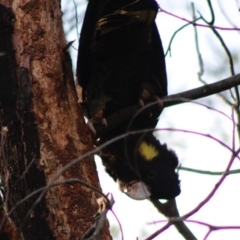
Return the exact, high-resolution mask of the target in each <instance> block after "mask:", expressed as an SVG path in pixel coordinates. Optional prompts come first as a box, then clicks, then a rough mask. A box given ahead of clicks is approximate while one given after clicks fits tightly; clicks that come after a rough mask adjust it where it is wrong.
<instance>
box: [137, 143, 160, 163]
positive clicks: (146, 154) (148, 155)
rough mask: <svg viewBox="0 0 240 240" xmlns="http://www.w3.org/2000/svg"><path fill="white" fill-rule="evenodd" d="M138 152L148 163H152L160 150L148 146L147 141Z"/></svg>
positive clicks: (141, 144) (140, 146) (140, 145)
mask: <svg viewBox="0 0 240 240" xmlns="http://www.w3.org/2000/svg"><path fill="white" fill-rule="evenodd" d="M138 152H139V153H140V154H141V155H142V157H143V158H145V159H146V160H147V161H151V160H152V159H153V158H154V157H156V156H157V155H158V154H159V152H158V150H157V149H156V148H155V147H154V146H153V145H151V144H148V143H147V142H145V141H142V142H141V143H140V144H139V147H138Z"/></svg>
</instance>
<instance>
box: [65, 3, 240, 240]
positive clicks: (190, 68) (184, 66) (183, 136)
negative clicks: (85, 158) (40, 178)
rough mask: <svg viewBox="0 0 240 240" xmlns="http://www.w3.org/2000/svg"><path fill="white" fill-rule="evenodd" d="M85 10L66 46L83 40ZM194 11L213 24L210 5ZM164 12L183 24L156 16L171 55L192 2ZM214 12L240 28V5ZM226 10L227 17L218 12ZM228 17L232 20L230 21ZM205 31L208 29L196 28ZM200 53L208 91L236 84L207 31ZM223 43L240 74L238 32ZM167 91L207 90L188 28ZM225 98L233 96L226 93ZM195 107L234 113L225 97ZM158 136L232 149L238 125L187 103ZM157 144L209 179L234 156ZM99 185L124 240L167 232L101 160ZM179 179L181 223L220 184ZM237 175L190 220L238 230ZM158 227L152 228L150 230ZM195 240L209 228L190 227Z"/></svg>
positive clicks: (231, 233)
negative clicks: (120, 187)
mask: <svg viewBox="0 0 240 240" xmlns="http://www.w3.org/2000/svg"><path fill="white" fill-rule="evenodd" d="M75 1H76V3H81V4H80V6H79V7H78V9H77V10H78V16H79V19H78V21H79V23H78V29H76V28H74V29H72V31H71V32H70V33H69V34H68V35H67V36H66V38H67V41H71V40H74V39H78V36H77V32H78V33H79V32H80V27H81V17H82V16H83V12H84V9H85V7H86V2H85V1H84V0H78V1H77V0H75ZM192 2H194V5H195V9H196V10H197V11H198V12H197V13H196V16H197V17H198V16H199V14H201V15H202V16H203V17H204V18H206V19H207V20H208V21H209V20H211V17H210V11H209V9H208V6H207V1H203V0H195V1H192ZM158 3H159V5H160V7H161V8H162V9H164V10H165V11H167V12H170V13H172V14H174V15H177V16H179V17H180V18H181V19H179V18H176V17H173V16H170V15H168V14H166V13H164V12H159V14H158V16H157V19H156V22H157V25H158V28H159V32H160V35H161V38H162V41H163V46H164V49H165V50H166V49H167V47H168V44H169V41H170V39H171V36H172V35H173V33H174V32H175V31H176V30H177V29H178V28H179V27H181V26H182V25H184V24H185V23H186V22H185V21H183V20H182V19H183V18H184V19H189V20H191V19H192V13H191V1H188V0H181V1H178V0H160V1H158ZM66 4H68V5H70V4H72V6H73V5H74V2H73V1H70V0H62V6H63V9H64V8H65V7H66ZM212 4H213V8H214V12H215V24H214V25H216V26H221V27H233V25H236V26H238V27H240V12H239V7H240V1H238V0H228V1H226V0H213V1H212ZM220 6H222V7H220ZM221 9H223V11H222V10H221ZM226 17H227V18H226ZM64 23H65V26H64V27H65V29H68V22H67V21H64ZM199 23H201V24H204V23H203V21H201V22H199ZM197 31H198V36H199V48H200V52H201V56H202V59H203V67H204V73H203V76H202V79H203V80H205V81H206V82H207V83H211V82H216V81H218V80H221V79H224V78H227V77H229V76H231V73H230V71H229V65H228V59H227V57H226V54H225V52H224V50H223V48H222V47H221V44H220V43H219V40H218V39H217V38H216V37H215V36H214V34H213V33H212V31H211V30H210V29H209V28H205V27H198V28H197ZM218 32H219V33H220V34H221V36H222V37H223V39H224V41H225V43H226V45H227V46H228V47H229V50H230V52H231V53H232V54H234V60H235V62H234V63H235V64H234V68H235V73H239V72H240V65H239V59H240V54H239V50H238V49H239V42H240V32H239V31H236V30H235V31H230V30H228V31H227V30H218ZM77 42H78V41H76V42H75V43H74V47H75V49H72V50H71V54H72V61H73V65H74V67H75V63H76V55H77V50H76V49H77V48H78V43H77ZM166 64H167V74H168V86H169V87H168V91H169V94H175V93H178V92H181V91H186V90H189V89H192V88H195V87H199V86H202V83H201V82H200V81H199V80H198V72H199V71H200V66H199V59H198V55H197V53H196V44H195V37H194V29H193V27H192V26H188V27H186V28H184V29H183V30H182V31H180V32H179V33H178V34H177V35H176V37H175V38H174V40H173V43H172V47H171V56H170V55H169V54H168V55H167V56H166ZM226 94H228V95H229V92H227V93H226ZM197 102H199V103H203V104H206V105H210V106H212V107H214V108H215V109H217V110H219V111H222V112H224V113H225V114H226V115H227V116H229V117H231V115H232V110H231V108H230V107H228V106H227V105H226V104H225V103H224V102H223V101H222V100H221V98H220V97H218V96H216V95H214V96H211V97H207V98H204V99H200V100H198V101H197ZM157 127H158V128H161V129H165V128H175V129H186V130H190V131H196V132H200V133H204V134H211V135H212V136H214V137H216V138H218V139H219V140H221V141H223V142H224V143H225V144H227V145H228V146H230V147H231V146H232V139H233V122H232V121H231V120H230V119H228V118H227V117H226V116H223V115H222V114H220V113H218V112H216V111H213V110H209V109H207V108H206V107H204V106H200V105H197V104H195V103H185V104H181V105H177V106H173V107H170V108H166V109H165V110H164V111H163V113H162V115H161V117H160V121H159V123H158V126H157ZM157 136H158V137H159V139H160V140H161V142H165V143H167V145H168V146H169V147H170V148H172V149H174V151H176V153H177V155H178V157H179V161H180V162H181V165H182V166H184V167H189V168H195V169H200V170H208V171H224V169H225V168H226V166H227V164H228V162H229V160H230V158H231V152H230V151H229V150H228V149H226V148H224V147H223V146H222V145H220V144H219V143H217V142H216V141H214V140H213V139H210V138H206V137H203V136H199V135H195V134H189V133H183V132H174V131H173V132H169V131H164V130H161V131H158V132H157ZM235 145H236V148H238V147H239V142H238V140H237V137H236V138H235ZM96 163H97V167H98V173H99V178H100V182H101V186H102V189H103V192H104V193H108V192H111V193H112V194H113V197H114V199H115V204H114V206H113V210H114V212H115V214H116V215H117V217H118V219H119V220H120V222H121V225H122V228H123V233H124V239H126V240H136V239H137V238H138V239H139V240H143V239H145V238H146V237H147V236H149V235H150V234H151V233H153V232H154V231H156V230H158V229H159V228H161V226H163V224H164V223H156V222H157V221H159V220H166V219H165V217H163V216H162V215H161V214H159V213H157V211H156V209H155V208H154V207H153V206H152V205H151V204H150V203H149V202H148V201H147V200H144V201H135V200H132V199H130V198H128V197H127V196H125V195H124V194H122V193H120V191H119V190H118V189H117V185H116V183H114V182H113V180H112V179H111V178H110V177H109V176H108V175H107V174H106V173H105V172H104V169H103V166H102V164H101V160H100V159H99V158H98V157H96ZM231 169H240V162H239V160H235V161H234V164H233V166H232V168H231ZM179 175H180V179H181V189H182V192H181V194H180V195H179V196H178V197H177V198H176V201H177V205H178V209H179V212H180V215H183V214H186V213H188V212H189V211H191V210H192V209H194V208H195V207H196V206H197V205H198V204H199V203H200V202H201V201H202V200H204V199H205V198H206V196H207V195H208V194H209V193H210V192H211V190H212V189H213V188H214V186H215V184H216V182H217V181H218V180H219V178H220V176H209V175H203V174H197V173H190V172H186V171H180V172H179ZM239 183H240V174H234V175H230V176H228V177H227V178H226V179H225V181H224V182H223V184H222V185H221V186H220V188H219V189H218V190H217V192H216V193H215V194H214V196H213V197H212V198H211V200H210V201H209V202H208V203H207V204H206V205H204V206H203V207H202V208H201V209H200V210H199V211H198V212H197V213H195V214H194V215H193V216H191V217H190V218H189V219H191V220H196V221H201V222H205V223H209V224H212V225H217V226H234V225H237V226H240V217H239V216H240V207H239V203H240V187H239ZM108 217H109V221H110V226H111V229H114V230H115V231H117V232H118V231H119V227H118V223H117V222H116V220H115V218H114V217H113V215H112V213H111V212H109V214H108ZM153 222H155V223H154V224H151V225H150V224H149V223H153ZM187 225H188V226H189V228H190V229H191V230H192V232H193V233H194V234H195V236H196V237H197V239H204V236H205V234H206V233H207V231H208V228H207V227H205V226H201V225H199V224H195V223H187ZM113 239H114V240H119V239H121V238H120V235H118V234H116V232H115V233H114V238H113ZM155 239H161V240H169V239H175V240H181V239H183V238H182V237H181V235H180V234H179V233H178V232H177V230H175V228H174V227H171V228H170V229H168V230H166V231H165V232H163V233H162V234H161V235H160V236H158V237H156V238H155ZM207 239H208V240H225V239H229V240H237V239H240V230H221V231H220V230H219V231H215V232H212V233H211V234H210V236H209V237H208V238H207Z"/></svg>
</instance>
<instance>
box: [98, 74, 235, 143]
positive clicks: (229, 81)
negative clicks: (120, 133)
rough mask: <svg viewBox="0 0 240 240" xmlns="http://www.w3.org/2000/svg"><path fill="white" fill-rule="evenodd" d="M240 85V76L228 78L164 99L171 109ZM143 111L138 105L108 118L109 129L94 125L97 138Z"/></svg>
mask: <svg viewBox="0 0 240 240" xmlns="http://www.w3.org/2000/svg"><path fill="white" fill-rule="evenodd" d="M239 84H240V74H237V75H235V76H232V77H229V78H226V79H224V80H221V81H218V82H216V83H212V84H208V85H205V86H202V87H199V88H195V89H192V90H189V91H185V92H182V93H178V94H173V95H169V96H166V97H163V98H162V101H163V103H164V107H170V106H173V105H176V104H180V103H184V102H186V99H188V100H196V99H199V98H203V97H207V96H210V95H213V94H216V93H219V92H222V91H225V90H227V89H229V88H231V87H233V86H238V85H239ZM140 109H141V106H140V105H138V104H136V105H133V106H130V107H128V108H125V109H122V110H120V111H118V112H116V113H114V114H113V115H111V116H110V117H108V118H107V123H108V125H107V127H105V126H103V125H100V124H98V125H94V127H95V130H96V132H97V134H96V138H99V137H102V136H104V135H105V134H106V133H108V132H110V131H111V130H113V129H114V128H116V127H117V126H119V124H121V123H123V122H124V121H126V120H128V119H131V118H132V116H133V115H134V114H136V113H137V112H138V111H139V110H140Z"/></svg>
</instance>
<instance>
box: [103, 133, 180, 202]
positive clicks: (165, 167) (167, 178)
mask: <svg viewBox="0 0 240 240" xmlns="http://www.w3.org/2000/svg"><path fill="white" fill-rule="evenodd" d="M115 150H116V149H115ZM120 151H121V152H120ZM113 156H114V157H113ZM113 156H112V160H113V161H112V162H111V167H110V168H107V167H106V170H107V172H108V173H109V174H110V175H111V176H112V177H113V178H114V179H115V180H116V181H117V183H118V186H119V189H120V190H121V191H122V192H124V193H125V194H126V195H128V196H129V197H131V198H133V199H136V200H143V199H146V198H153V199H172V198H174V197H176V196H178V195H179V194H180V181H179V178H178V173H177V171H176V168H177V166H178V158H177V155H176V154H175V152H174V151H172V150H170V149H168V147H167V145H166V144H160V142H159V141H158V140H157V139H156V138H155V137H154V136H153V134H152V133H149V134H145V135H144V136H143V137H140V138H139V137H132V138H130V139H128V140H127V141H125V142H124V143H123V144H119V145H118V151H116V152H115V154H114V155H113ZM103 161H104V159H103ZM105 166H106V163H105Z"/></svg>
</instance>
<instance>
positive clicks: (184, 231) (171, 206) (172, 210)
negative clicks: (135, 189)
mask: <svg viewBox="0 0 240 240" xmlns="http://www.w3.org/2000/svg"><path fill="white" fill-rule="evenodd" d="M150 201H151V202H152V204H153V205H154V206H155V207H156V208H157V209H158V211H159V212H160V213H162V214H163V215H164V216H165V217H167V218H168V219H169V218H174V217H179V212H178V209H177V205H176V200H175V199H173V200H169V201H167V202H166V203H161V202H160V201H158V200H153V199H151V200H150ZM173 225H174V226H175V227H176V229H177V230H178V231H179V233H180V234H181V235H182V236H183V237H184V238H185V239H186V240H196V239H197V238H196V237H195V236H194V235H193V233H192V232H191V231H190V230H189V228H188V227H187V225H186V224H185V223H184V222H183V221H178V222H174V223H173ZM152 237H153V238H154V237H155V235H152V236H149V237H148V238H147V239H149V240H150V239H152Z"/></svg>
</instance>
